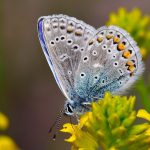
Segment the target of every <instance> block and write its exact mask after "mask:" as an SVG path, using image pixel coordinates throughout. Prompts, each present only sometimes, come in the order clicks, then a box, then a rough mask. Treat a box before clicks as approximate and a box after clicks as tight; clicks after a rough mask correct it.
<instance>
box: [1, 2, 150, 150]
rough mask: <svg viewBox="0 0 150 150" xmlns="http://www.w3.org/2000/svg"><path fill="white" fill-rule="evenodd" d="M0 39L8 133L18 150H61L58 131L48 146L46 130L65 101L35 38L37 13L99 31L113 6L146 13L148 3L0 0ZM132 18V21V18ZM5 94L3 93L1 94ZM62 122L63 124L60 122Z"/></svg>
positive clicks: (63, 145) (149, 8) (65, 146)
mask: <svg viewBox="0 0 150 150" xmlns="http://www.w3.org/2000/svg"><path fill="white" fill-rule="evenodd" d="M0 3H1V4H0V7H1V8H0V13H1V16H0V17H1V18H0V19H1V21H0V26H1V27H0V32H1V33H0V34H1V35H0V36H1V49H0V51H2V54H3V60H4V61H3V62H4V65H5V68H4V71H5V74H4V81H5V82H4V84H3V85H4V88H3V90H4V89H5V90H4V92H3V93H2V94H3V100H2V102H1V103H0V104H1V106H0V109H2V110H3V111H4V112H6V114H7V115H8V116H9V118H10V120H11V126H10V129H9V132H8V133H9V134H10V135H11V136H12V137H13V138H14V139H15V141H16V142H17V143H18V145H19V146H20V147H21V149H22V150H48V149H49V150H59V149H60V150H67V149H70V148H69V144H67V143H65V142H63V139H64V136H63V135H62V133H60V134H59V135H58V138H57V141H56V142H50V140H49V135H48V129H49V126H50V124H52V123H53V122H54V121H55V118H56V115H57V113H58V111H59V109H60V108H62V107H63V103H64V100H65V97H64V96H63V95H62V93H61V91H60V90H59V88H58V86H57V85H56V83H55V80H54V78H53V76H52V73H51V71H50V69H49V66H48V64H47V62H46V59H45V57H44V55H43V53H42V49H41V47H40V44H39V40H38V36H37V30H36V27H37V19H38V18H39V17H40V16H42V15H51V14H60V13H62V14H67V15H70V16H74V17H76V18H78V19H82V20H84V21H85V22H87V23H89V24H91V25H93V26H95V27H100V26H102V25H104V24H105V23H106V21H107V20H108V15H109V14H110V12H112V11H117V10H118V8H119V7H125V8H127V10H131V9H132V8H134V7H139V8H140V9H141V10H142V11H143V13H144V14H149V13H150V1H149V0H24V1H23V0H3V1H2V0H0ZM133 19H134V18H133ZM5 91H6V92H5ZM66 121H69V119H68V120H66Z"/></svg>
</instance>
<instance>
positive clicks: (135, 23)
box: [107, 8, 150, 58]
mask: <svg viewBox="0 0 150 150" xmlns="http://www.w3.org/2000/svg"><path fill="white" fill-rule="evenodd" d="M133 18H134V19H133ZM107 25H117V26H120V27H122V28H124V29H125V30H127V31H128V32H129V33H130V34H131V35H132V37H133V38H134V39H135V41H136V42H137V43H138V45H139V47H140V49H141V54H142V56H143V58H146V57H147V55H148V53H150V44H149V41H150V16H147V15H145V16H144V15H142V13H141V11H140V9H138V8H134V9H133V10H132V11H130V12H127V11H126V9H125V8H120V9H119V10H118V13H114V12H113V13H111V14H110V16H109V20H108V22H107Z"/></svg>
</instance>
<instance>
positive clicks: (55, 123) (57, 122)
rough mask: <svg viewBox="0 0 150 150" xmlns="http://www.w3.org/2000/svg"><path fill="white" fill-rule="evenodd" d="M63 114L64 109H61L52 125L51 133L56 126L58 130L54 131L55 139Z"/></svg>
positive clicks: (54, 138)
mask: <svg viewBox="0 0 150 150" xmlns="http://www.w3.org/2000/svg"><path fill="white" fill-rule="evenodd" d="M62 115H63V111H62V110H61V111H60V113H59V114H58V115H57V117H56V121H55V122H54V123H53V124H52V126H51V127H50V129H49V133H51V132H52V130H53V128H54V127H55V126H56V132H55V133H54V135H53V138H52V139H53V140H54V141H55V140H56V135H57V132H58V130H59V128H60V123H61V119H62Z"/></svg>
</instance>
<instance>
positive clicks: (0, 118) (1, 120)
mask: <svg viewBox="0 0 150 150" xmlns="http://www.w3.org/2000/svg"><path fill="white" fill-rule="evenodd" d="M8 126H9V120H8V118H7V116H5V115H4V114H3V113H1V112H0V130H6V129H7V128H8Z"/></svg>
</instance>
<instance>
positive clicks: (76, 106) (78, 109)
mask: <svg viewBox="0 0 150 150" xmlns="http://www.w3.org/2000/svg"><path fill="white" fill-rule="evenodd" d="M86 111H88V107H86V105H84V104H81V103H76V102H74V101H70V100H67V101H66V103H65V105H64V114H65V115H67V116H77V115H81V114H83V113H84V112H86Z"/></svg>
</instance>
